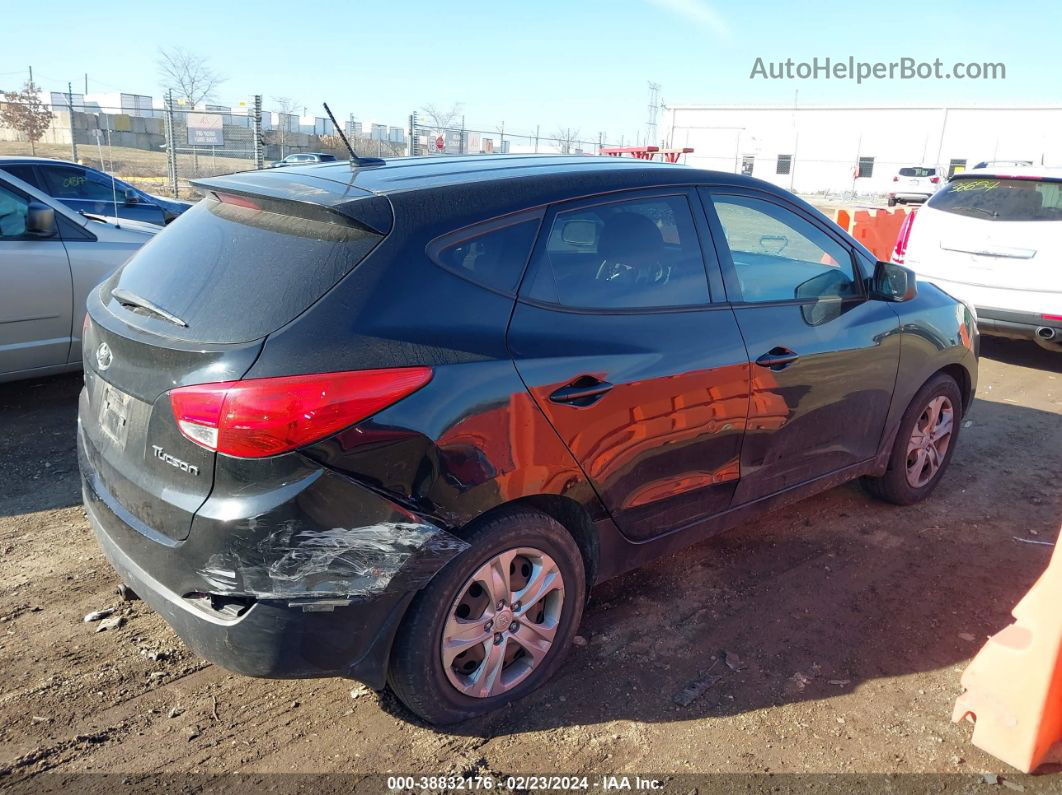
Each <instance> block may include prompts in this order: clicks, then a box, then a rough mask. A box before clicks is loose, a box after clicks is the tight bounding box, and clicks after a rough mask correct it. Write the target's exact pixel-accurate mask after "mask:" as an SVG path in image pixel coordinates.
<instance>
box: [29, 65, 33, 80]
mask: <svg viewBox="0 0 1062 795" xmlns="http://www.w3.org/2000/svg"><path fill="white" fill-rule="evenodd" d="M29 73H30V82H31V83H32V82H33V67H32V66H31V67H30V68H29Z"/></svg>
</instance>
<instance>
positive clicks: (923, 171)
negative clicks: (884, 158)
mask: <svg viewBox="0 0 1062 795" xmlns="http://www.w3.org/2000/svg"><path fill="white" fill-rule="evenodd" d="M940 175H941V170H940V169H939V168H937V167H936V166H904V167H903V168H901V169H900V170H899V172H897V174H896V176H895V177H893V178H892V190H890V191H889V206H890V207H895V206H896V203H897V202H899V203H900V204H907V203H908V202H924V201H925V200H926V199H928V198H929V197H930V196H932V195H933V194H934V193H936V191H937V189H938V188H939V187H940V183H941V182H943V181H944V180H943V179H942V178H941V176H940Z"/></svg>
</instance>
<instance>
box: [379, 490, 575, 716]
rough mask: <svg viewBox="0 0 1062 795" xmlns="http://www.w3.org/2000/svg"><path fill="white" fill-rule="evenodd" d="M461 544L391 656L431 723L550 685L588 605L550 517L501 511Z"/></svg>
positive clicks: (394, 676)
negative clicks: (465, 546)
mask: <svg viewBox="0 0 1062 795" xmlns="http://www.w3.org/2000/svg"><path fill="white" fill-rule="evenodd" d="M465 540H466V541H468V542H469V544H470V545H471V546H470V547H469V548H468V549H466V550H465V551H464V552H462V553H461V554H460V555H459V556H458V557H457V558H455V559H454V560H453V561H451V562H450V563H449V564H448V565H447V566H446V567H445V568H444V569H443V570H442V571H441V572H439V574H437V575H436V576H435V578H434V579H433V580H432V581H431V582H430V583H429V584H428V586H427V587H426V588H424V590H422V591H421V592H420V593H419V594H417V596H416V598H415V599H414V600H413V602H412V604H411V605H410V608H409V612H408V613H407V614H406V617H405V619H404V620H403V622H402V626H401V627H400V628H399V631H398V636H397V637H396V639H395V644H394V647H393V649H392V651H391V663H390V670H389V673H388V684H389V685H390V686H391V690H392V691H393V692H394V693H395V695H396V696H398V698H399V699H400V700H401V701H402V703H404V704H405V705H406V706H407V707H408V708H409V709H411V710H412V711H413V712H415V713H416V714H417V715H419V716H420V717H421V718H423V719H424V720H426V721H428V722H429V723H435V724H447V723H455V722H457V721H460V720H465V719H466V718H471V717H475V716H477V715H482V714H484V713H486V712H490V711H491V710H494V709H497V708H498V707H500V706H503V705H504V704H506V703H508V702H510V701H514V700H516V699H518V698H521V697H522V696H524V695H526V694H528V693H530V692H531V691H532V690H534V689H535V688H537V687H538V686H539V685H541V684H542V683H544V682H545V681H546V680H547V679H549V678H550V677H551V676H552V675H553V674H554V673H555V672H556V671H557V669H558V668H559V667H560V665H561V663H562V662H563V660H564V656H565V654H566V653H567V651H568V649H569V647H570V646H571V642H572V638H573V637H574V636H575V632H576V630H577V629H578V626H579V622H580V620H581V619H582V613H583V604H584V603H585V601H586V573H585V568H584V566H583V560H582V556H581V555H580V553H579V548H578V546H577V545H576V544H575V541H574V539H573V538H572V537H571V535H570V534H569V533H568V531H567V530H565V529H564V527H563V526H562V525H561V524H560V523H558V522H557V521H556V520H555V519H553V518H552V517H550V516H547V515H546V514H543V513H541V512H539V511H535V510H532V509H527V508H520V509H515V510H511V511H504V512H502V513H499V514H497V515H495V516H493V517H491V518H489V519H487V520H486V521H484V522H481V523H479V524H477V525H476V526H475V527H474V528H473V529H472V530H471V531H470V532H469V533H468V535H467V536H465Z"/></svg>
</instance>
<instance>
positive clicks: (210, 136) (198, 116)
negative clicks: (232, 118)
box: [187, 113, 225, 146]
mask: <svg viewBox="0 0 1062 795" xmlns="http://www.w3.org/2000/svg"><path fill="white" fill-rule="evenodd" d="M223 121H224V117H223V116H222V115H221V114H219V113H189V114H188V118H187V125H188V144H189V146H224V145H225V133H224V130H223V127H222V124H223Z"/></svg>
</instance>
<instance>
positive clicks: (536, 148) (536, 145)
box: [535, 124, 539, 155]
mask: <svg viewBox="0 0 1062 795" xmlns="http://www.w3.org/2000/svg"><path fill="white" fill-rule="evenodd" d="M538 128H539V125H537V124H536V125H535V154H536V155H537V154H538Z"/></svg>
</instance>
